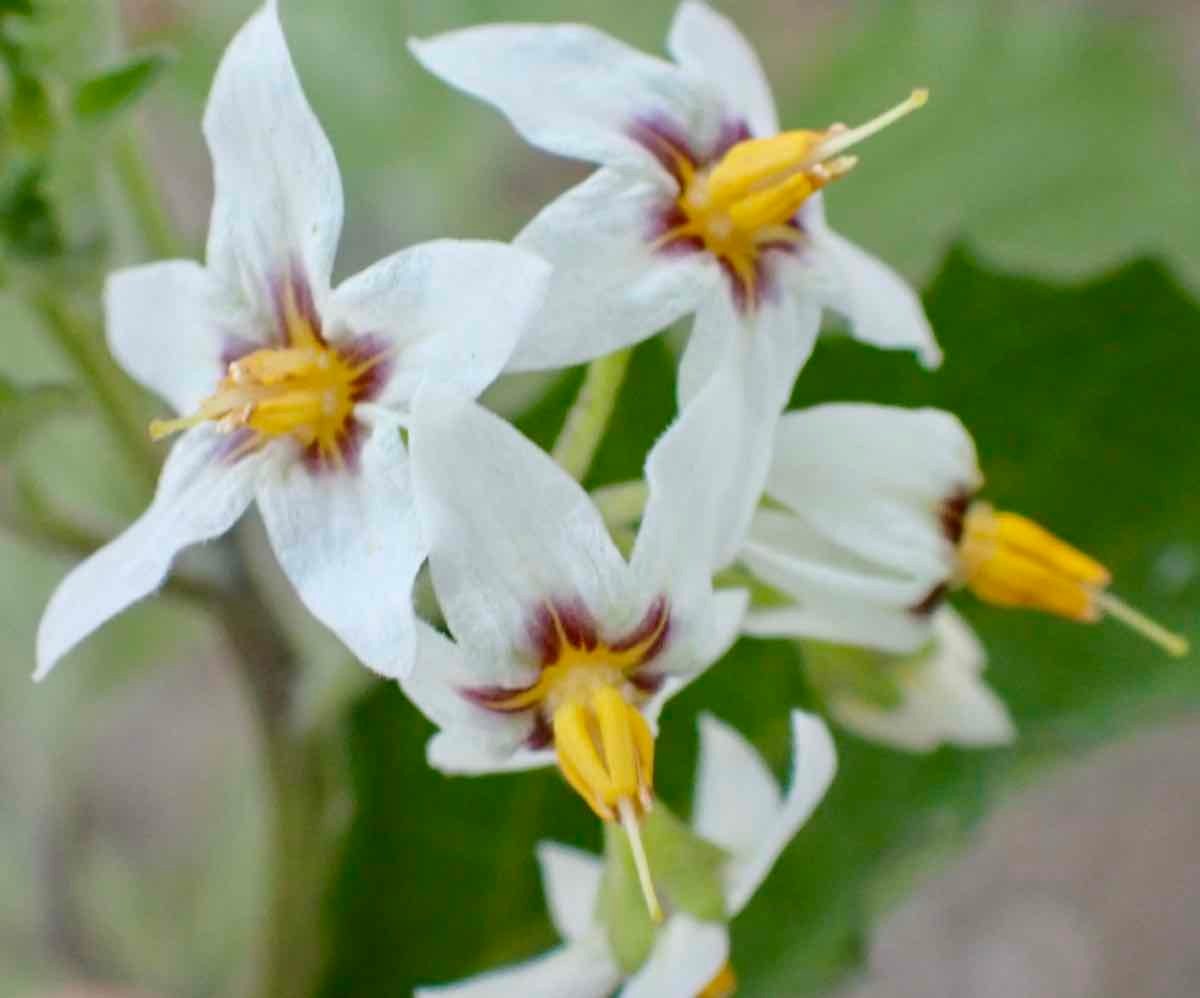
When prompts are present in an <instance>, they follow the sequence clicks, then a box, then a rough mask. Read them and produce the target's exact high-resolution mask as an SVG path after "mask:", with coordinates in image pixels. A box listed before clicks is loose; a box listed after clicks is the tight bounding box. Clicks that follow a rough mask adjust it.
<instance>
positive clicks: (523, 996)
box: [414, 933, 621, 998]
mask: <svg viewBox="0 0 1200 998" xmlns="http://www.w3.org/2000/svg"><path fill="white" fill-rule="evenodd" d="M620 980H621V972H620V970H619V969H618V968H617V965H616V962H615V961H614V960H613V958H612V955H611V954H610V953H609V950H608V944H607V943H606V942H605V940H604V938H603V935H602V934H601V933H596V934H594V935H592V936H589V937H588V938H586V939H583V940H580V941H579V942H573V943H570V944H569V945H567V946H560V947H559V948H558V949H554V950H551V951H550V952H549V953H547V954H545V955H544V956H540V957H537V958H535V959H533V960H528V961H526V962H525V963H520V964H517V965H516V966H513V967H506V968H504V969H503V970H493V971H491V972H490V973H486V974H480V975H479V976H478V977H472V978H470V979H468V980H466V981H463V982H461V983H459V984H447V985H444V986H443V987H433V988H417V990H416V991H415V992H414V995H415V998H518V996H519V998H609V995H611V994H612V992H613V989H614V988H616V986H617V985H618V984H619V983H620Z"/></svg>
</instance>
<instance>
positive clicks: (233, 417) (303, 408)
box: [150, 283, 386, 466]
mask: <svg viewBox="0 0 1200 998" xmlns="http://www.w3.org/2000/svg"><path fill="white" fill-rule="evenodd" d="M294 287H295V286H294V284H291V283H289V284H288V285H287V290H286V291H285V293H284V295H283V301H282V303H281V312H282V315H281V325H282V327H283V329H284V331H285V334H286V345H284V346H279V347H265V348H263V349H260V350H255V351H253V352H252V353H249V354H246V355H245V356H242V357H240V358H238V359H237V360H235V361H233V362H232V363H230V364H229V366H228V369H227V372H226V374H225V377H223V378H222V379H221V381H220V382H219V383H218V384H217V389H216V391H215V392H213V394H212V395H210V396H209V397H208V398H206V399H205V400H204V401H203V402H201V403H200V406H199V408H198V409H197V410H196V412H195V413H193V414H192V415H190V416H184V417H182V418H179V419H170V420H157V419H156V420H154V421H153V422H152V423H151V424H150V435H151V437H152V438H153V439H155V440H159V439H161V438H162V437H165V436H168V435H169V434H172V433H177V432H179V431H181V430H184V429H187V428H188V427H191V426H196V425H198V424H200V423H204V422H214V423H216V424H217V426H218V428H220V429H221V430H222V431H224V432H226V433H234V432H237V431H240V430H248V431H250V435H249V436H248V438H247V441H246V443H245V444H244V449H245V450H252V449H254V448H256V447H258V446H259V445H261V444H262V443H263V442H264V441H266V440H270V439H274V438H276V437H291V438H293V439H294V440H296V441H297V442H298V443H299V444H300V445H301V447H303V448H305V450H306V451H307V452H309V453H311V454H312V455H313V456H314V457H315V458H316V459H317V460H318V462H319V463H326V462H332V463H333V464H335V465H338V466H340V465H342V464H343V462H344V458H345V455H344V450H345V446H346V443H347V439H348V437H349V435H350V434H349V431H350V428H351V424H352V417H353V412H354V405H355V403H356V402H357V401H359V400H360V399H362V398H363V397H364V396H365V395H366V394H367V388H368V387H369V383H370V380H371V373H372V371H373V370H374V369H376V368H377V367H378V365H379V364H380V363H381V362H383V361H384V360H385V359H386V353H385V352H384V351H382V350H377V349H376V350H372V349H366V350H362V349H355V350H349V351H346V352H340V351H339V350H338V349H337V348H336V347H334V346H331V345H330V344H329V343H327V342H326V341H325V340H324V338H323V337H322V336H321V333H320V331H319V329H318V328H317V320H316V318H315V316H313V315H312V314H311V313H308V314H306V312H307V310H305V309H302V308H301V307H299V305H298V303H297V293H296V291H295V290H294Z"/></svg>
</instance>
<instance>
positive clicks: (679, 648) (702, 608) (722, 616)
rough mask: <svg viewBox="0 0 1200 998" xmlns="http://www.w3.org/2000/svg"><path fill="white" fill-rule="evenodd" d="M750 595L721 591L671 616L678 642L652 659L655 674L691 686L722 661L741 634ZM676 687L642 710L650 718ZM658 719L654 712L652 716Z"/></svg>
mask: <svg viewBox="0 0 1200 998" xmlns="http://www.w3.org/2000/svg"><path fill="white" fill-rule="evenodd" d="M749 604H750V594H749V593H748V592H746V590H744V589H722V590H718V591H717V592H715V593H713V594H712V595H711V596H710V597H708V598H707V599H705V600H703V601H701V602H697V603H695V604H692V605H691V606H690V607H689V608H688V610H687V612H686V614H685V613H684V611H683V608H679V609H677V611H676V612H675V613H674V614H673V616H672V625H671V626H672V627H673V628H676V631H677V640H672V641H671V642H669V643H668V644H667V647H666V650H665V651H664V652H663V653H662V654H661V655H660V656H659V657H658V658H656V659H655V660H654V663H653V671H654V672H655V673H659V674H664V675H669V676H671V677H672V681H673V682H678V681H679V679H680V678H682V679H683V680H684V681H685V682H687V683H690V682H691V681H692V680H694V679H698V678H699V677H700V675H701V674H702V673H704V672H705V671H706V670H707V669H709V668H710V667H711V666H714V665H716V664H717V662H719V661H720V660H721V658H722V657H723V656H724V655H725V653H726V652H727V651H729V649H730V648H732V647H733V643H734V642H735V641H737V639H738V635H739V634H740V633H741V631H742V625H743V622H744V620H745V617H746V609H747V607H748V606H749ZM678 692H679V688H678V687H676V688H674V689H671V690H670V691H669V693H668V687H664V688H663V689H661V690H659V692H658V693H657V694H655V696H654V697H653V698H652V699H651V700H650V702H649V703H648V704H647V705H646V707H645V708H643V711H642V712H643V713H644V714H646V715H647V716H650V715H651V713H652V712H653V710H652V708H654V707H655V706H656V704H658V702H659V698H660V697H663V696H664V695H669V696H674V695H675V694H676V693H678ZM654 716H655V717H657V713H656V712H655V713H654Z"/></svg>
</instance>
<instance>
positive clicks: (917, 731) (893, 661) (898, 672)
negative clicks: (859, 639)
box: [810, 606, 1016, 752]
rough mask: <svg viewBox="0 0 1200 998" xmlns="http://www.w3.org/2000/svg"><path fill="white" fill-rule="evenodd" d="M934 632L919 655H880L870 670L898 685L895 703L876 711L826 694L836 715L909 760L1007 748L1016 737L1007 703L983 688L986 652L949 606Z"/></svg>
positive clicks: (841, 692) (847, 694) (854, 699)
mask: <svg viewBox="0 0 1200 998" xmlns="http://www.w3.org/2000/svg"><path fill="white" fill-rule="evenodd" d="M932 628H933V637H932V639H931V640H930V642H929V644H928V646H926V647H925V648H922V649H921V650H920V651H918V652H916V653H915V654H913V655H911V656H907V657H904V658H900V657H899V656H889V655H887V654H886V653H875V655H874V662H873V663H871V664H870V665H868V666H867V667H873V668H875V669H876V670H877V671H878V672H879V676H878V677H877V678H878V680H880V681H883V682H887V683H889V684H891V685H892V687H893V688H894V691H895V695H896V697H897V702H896V703H891V704H886V705H885V704H880V703H875V702H872V700H871V699H869V698H868V697H865V696H862V695H860V694H857V693H856V692H855V691H854V690H853V689H852V688H841V689H839V688H837V687H836V685H835V686H834V688H832V689H823V690H822V691H821V692H822V695H823V697H824V700H825V703H826V706H827V707H828V708H829V712H830V714H832V715H833V717H834V718H836V719H837V721H838V723H839V724H841V725H842V726H843V727H846V728H849V729H850V730H851V731H854V732H856V733H857V734H859V735H861V736H862V737H863V738H868V739H871V740H872V741H879V742H884V743H886V744H888V745H893V746H895V747H896V748H900V749H906V750H908V751H911V752H931V751H933V749H935V748H937V747H938V746H939V745H941V744H943V743H946V744H951V745H960V746H964V747H967V748H980V747H986V746H992V745H1007V744H1008V743H1009V742H1011V741H1012V740H1013V739H1014V738H1015V737H1016V729H1015V728H1014V727H1013V722H1012V718H1011V717H1010V716H1009V713H1008V710H1007V709H1006V708H1005V706H1004V703H1003V702H1002V701H1001V700H1000V698H999V697H997V696H996V694H995V693H993V692H992V691H991V690H990V689H989V688H988V686H987V684H986V683H985V682H984V681H983V670H984V666H985V664H986V662H987V656H986V654H985V652H984V649H983V645H982V644H980V642H979V639H978V638H977V637H976V636H975V633H974V631H972V630H971V628H970V626H969V625H968V624H967V622H966V621H965V620H963V619H962V617H960V616H959V615H958V614H957V613H956V612H955V611H954V610H953V609H951V608H950V607H949V606H943V607H940V608H939V609H938V610H937V611H936V612H935V613H934V615H933V620H932ZM813 654H817V653H816V652H813ZM811 676H812V672H810V677H811ZM816 685H818V687H819V686H820V682H819V681H818V682H817V684H816Z"/></svg>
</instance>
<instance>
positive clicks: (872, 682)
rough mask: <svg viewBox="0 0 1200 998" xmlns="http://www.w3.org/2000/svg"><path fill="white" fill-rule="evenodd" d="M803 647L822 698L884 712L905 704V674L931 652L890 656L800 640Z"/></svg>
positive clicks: (877, 652) (868, 649)
mask: <svg viewBox="0 0 1200 998" xmlns="http://www.w3.org/2000/svg"><path fill="white" fill-rule="evenodd" d="M800 646H801V648H803V650H804V667H805V670H806V673H807V675H808V680H809V682H810V683H811V684H812V686H813V689H814V690H816V692H817V693H819V694H820V695H821V697H822V698H824V699H826V700H828V699H831V698H834V697H850V698H853V699H856V700H862V701H864V702H866V703H869V704H871V706H873V707H878V708H880V709H881V710H894V709H895V708H897V707H899V706H900V705H901V704H902V703H903V702H904V679H905V677H906V674H907V673H908V672H909V671H911V670H912V669H913V668H915V667H917V665H918V663H919V662H920V661H921V660H922V659H923V658H924V657H925V656H926V655H927V654H928V653H929V648H928V647H926V648H921V649H919V650H918V651H916V652H914V653H913V654H911V655H891V654H888V653H887V652H881V651H877V650H875V649H872V648H854V647H851V646H849V645H835V644H829V643H827V642H824V641H801V642H800Z"/></svg>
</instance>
